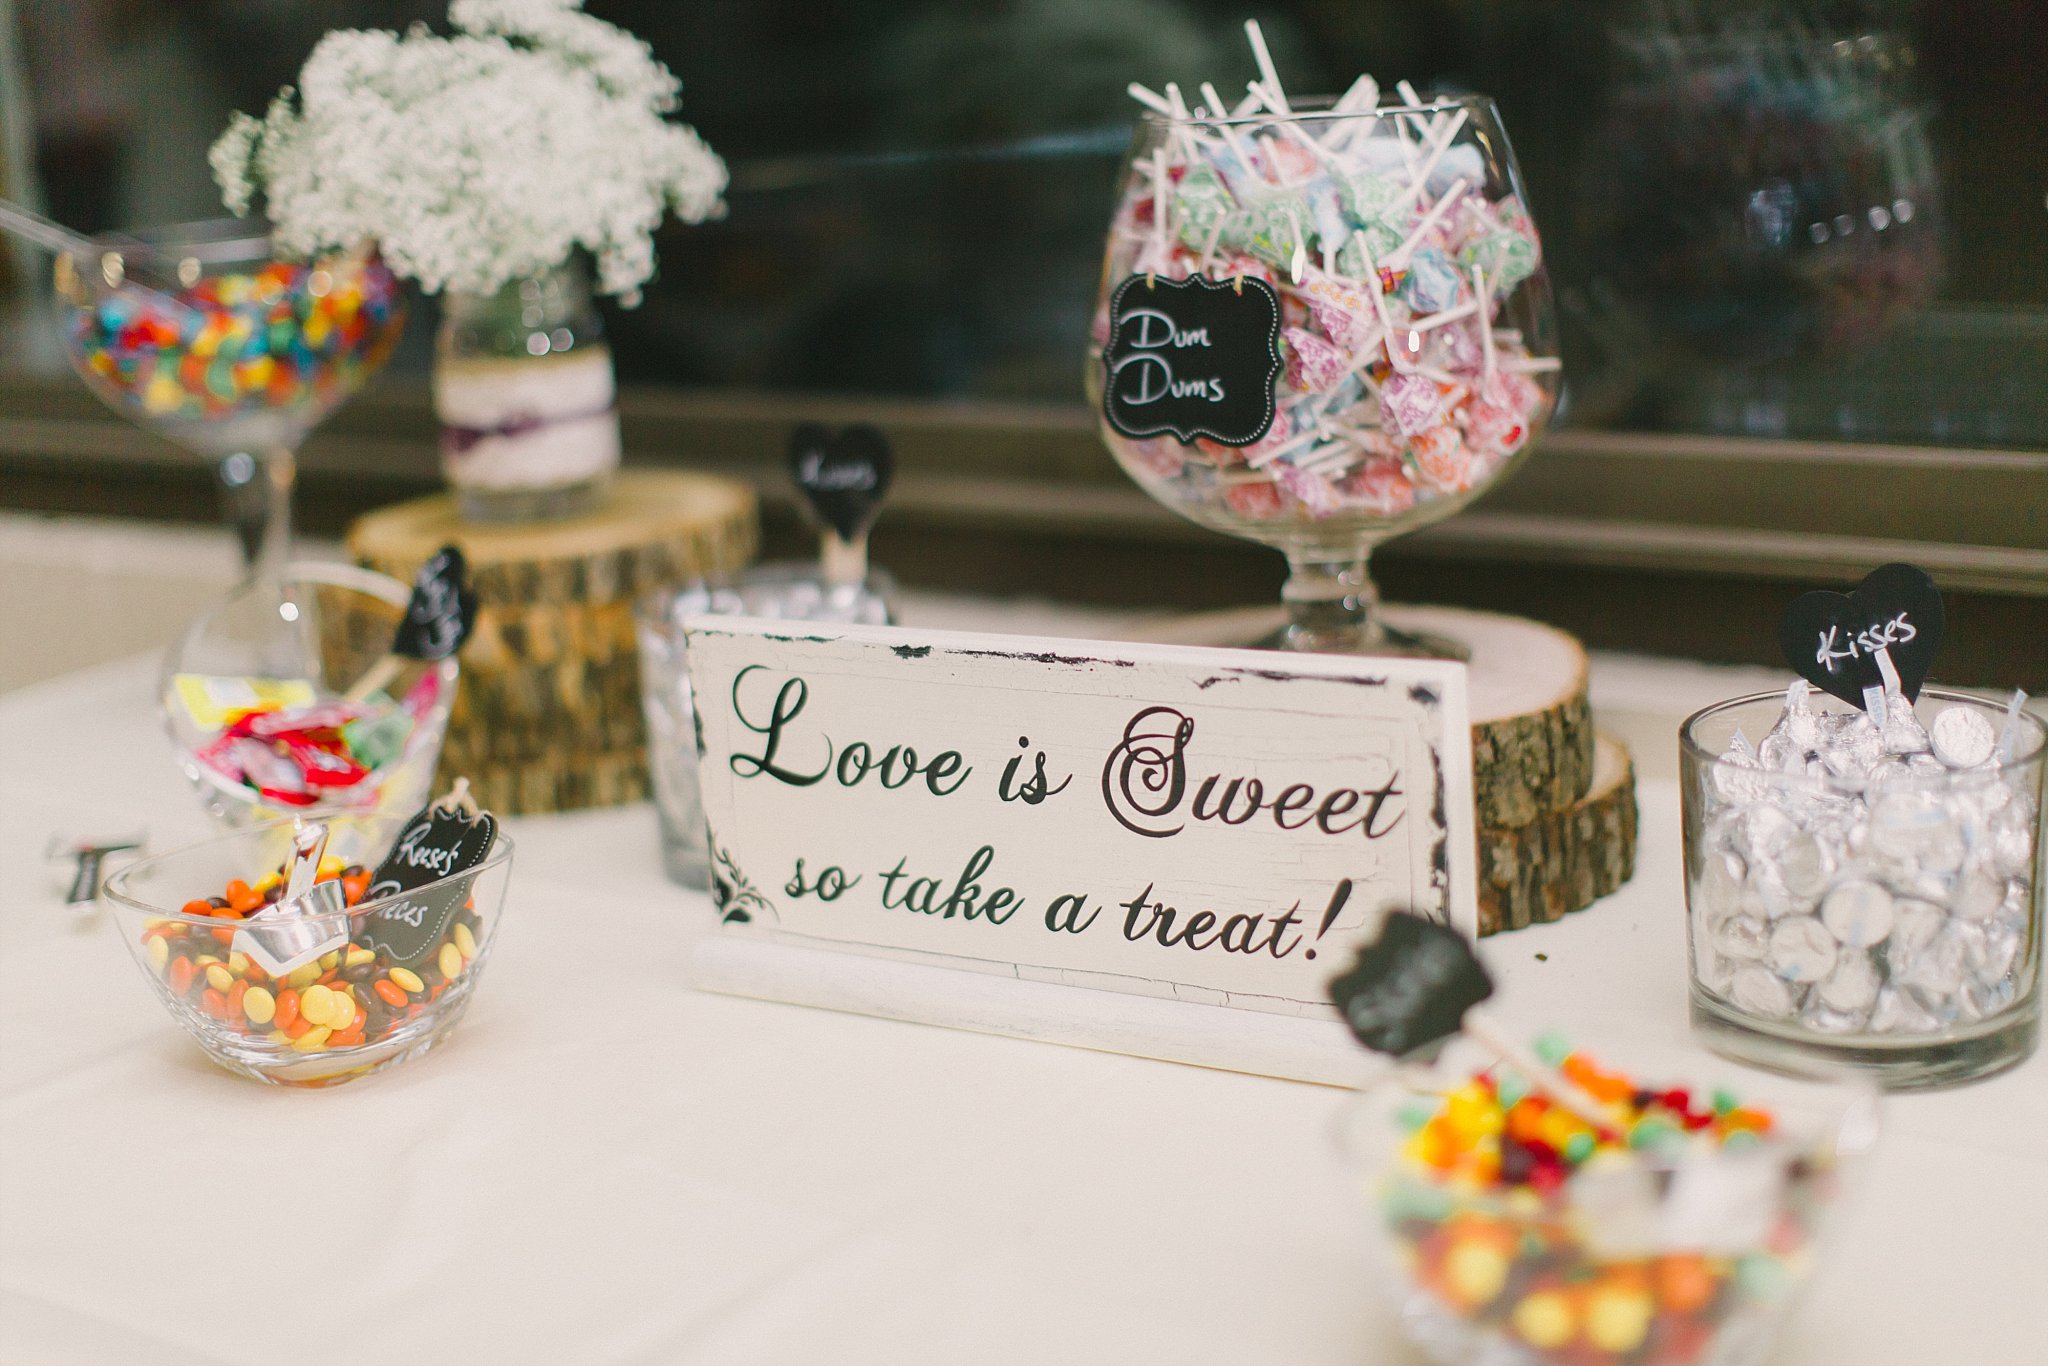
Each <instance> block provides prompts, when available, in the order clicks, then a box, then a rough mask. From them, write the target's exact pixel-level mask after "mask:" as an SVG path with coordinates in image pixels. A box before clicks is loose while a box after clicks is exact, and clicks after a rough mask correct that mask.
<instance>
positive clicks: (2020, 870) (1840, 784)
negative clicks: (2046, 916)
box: [1679, 684, 2048, 1089]
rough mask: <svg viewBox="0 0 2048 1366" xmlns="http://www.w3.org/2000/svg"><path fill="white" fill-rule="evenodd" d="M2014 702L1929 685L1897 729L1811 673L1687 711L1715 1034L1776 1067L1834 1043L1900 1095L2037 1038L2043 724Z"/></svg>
mask: <svg viewBox="0 0 2048 1366" xmlns="http://www.w3.org/2000/svg"><path fill="white" fill-rule="evenodd" d="M1896 700H1898V701H1903V699H1902V698H1899V699H1896ZM2016 701H2017V700H2015V704H2013V705H2007V704H2004V703H1999V702H1991V701H1986V700H1984V699H1982V698H1977V697H1971V696H1968V695H1965V694H1963V693H1958V692H1949V691H1943V690H1939V689H1935V688H1928V689H1926V690H1924V691H1923V692H1922V693H1921V694H1920V697H1919V699H1918V701H1917V704H1909V705H1906V706H1904V707H1898V706H1894V707H1893V708H1892V709H1891V713H1890V714H1889V715H1887V716H1886V717H1885V718H1884V719H1883V720H1882V722H1880V721H1878V720H1874V719H1873V718H1872V717H1870V716H1868V715H1866V714H1865V713H1864V712H1863V711H1861V710H1858V709H1856V708H1855V707H1852V706H1849V705H1847V704H1844V703H1842V702H1839V701H1837V700H1836V699H1834V698H1832V697H1829V696H1826V695H1824V694H1818V693H1809V692H1808V691H1807V690H1806V689H1805V687H1804V685H1803V684H1795V685H1794V686H1793V688H1792V689H1791V690H1790V691H1789V692H1787V693H1785V694H1778V693H1765V694H1759V695H1756V696H1751V697H1740V698H1736V699H1733V700H1731V701H1727V702H1723V703H1720V704H1719V705H1717V706H1713V707H1709V708H1707V709H1706V710H1704V711H1701V712H1699V713H1697V714H1696V715H1694V716H1692V717H1690V718H1689V719H1688V720H1687V721H1686V722H1685V724H1684V726H1683V728H1682V730H1681V733H1680V737H1679V750H1680V765H1681V780H1682V786H1683V799H1684V824H1685V863H1686V901H1687V905H1688V908H1689V916H1688V935H1689V939H1690V945H1691V965H1692V973H1691V976H1692V1019H1693V1025H1694V1027H1695V1029H1697V1030H1698V1031H1699V1032H1700V1033H1701V1035H1702V1036H1703V1039H1704V1040H1705V1042H1707V1043H1708V1044H1709V1045H1710V1046H1711V1047H1713V1048H1715V1049H1716V1050H1718V1051H1721V1052H1724V1053H1727V1054H1729V1055H1731V1056H1734V1057H1738V1058H1744V1059H1750V1060H1755V1061H1760V1062H1763V1063H1764V1064H1765V1065H1769V1063H1770V1061H1771V1060H1772V1059H1773V1058H1776V1057H1781V1056H1782V1055H1783V1050H1784V1049H1785V1048H1787V1047H1791V1048H1793V1049H1796V1050H1799V1051H1801V1052H1804V1053H1807V1054H1815V1055H1824V1056H1826V1057H1828V1058H1830V1059H1832V1060H1834V1061H1837V1062H1839V1063H1842V1064H1845V1065H1848V1066H1851V1067H1854V1068H1856V1069H1858V1070H1861V1071H1865V1072H1867V1073H1869V1074H1870V1075H1871V1076H1872V1077H1873V1078H1874V1079H1875V1080H1877V1081H1878V1082H1880V1083H1881V1084H1883V1085H1884V1086H1886V1087H1888V1088H1892V1089H1913V1088H1921V1087H1931V1086H1940V1085H1946V1084H1951V1083H1955V1082H1961V1081H1967V1080H1971V1079H1973V1078H1976V1077H1981V1076H1986V1075H1989V1074H1991V1073H1993V1072H1998V1071H2002V1070H2003V1069H2005V1068H2007V1067H2010V1066H2013V1065H2014V1064H2016V1063H2018V1062H2019V1061H2021V1060H2022V1059H2024V1058H2025V1057H2027V1055H2028V1054H2030V1053H2031V1052H2032V1051H2033V1050H2034V1047H2035V1044H2036V1042H2037V1040H2038V1038H2039V1035H2040V1023H2041V910H2042V907H2041V862H2040V829H2041V797H2042V773H2043V765H2044V759H2043V755H2044V748H2048V726H2044V725H2043V723H2042V722H2041V720H2040V718H2038V717H2036V716H2034V715H2031V714H2030V713H2028V712H2026V711H2024V710H2021V709H2020V708H2019V706H2018V705H2016Z"/></svg>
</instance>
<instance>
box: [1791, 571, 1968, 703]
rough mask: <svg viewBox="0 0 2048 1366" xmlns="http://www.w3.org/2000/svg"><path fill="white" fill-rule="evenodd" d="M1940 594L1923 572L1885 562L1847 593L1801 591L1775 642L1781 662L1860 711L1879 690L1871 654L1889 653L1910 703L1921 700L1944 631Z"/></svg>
mask: <svg viewBox="0 0 2048 1366" xmlns="http://www.w3.org/2000/svg"><path fill="white" fill-rule="evenodd" d="M1947 625H1948V622H1947V617H1946V615H1945V614H1944V613H1943V611H1942V606H1941V591H1940V590H1939V589H1937V588H1936V587H1935V586H1934V580H1933V579H1931V578H1929V577H1928V576H1927V573H1926V571H1925V570H1923V569H1919V568H1917V567H1915V566H1913V565H1910V564H1888V565H1885V566H1883V567H1882V568H1879V569H1874V570H1872V571H1871V573H1870V576H1869V577H1868V578H1866V579H1864V580H1863V582H1861V583H1859V584H1857V585H1856V587H1855V588H1853V589H1851V590H1850V591H1849V592H1847V593H1829V592H1825V591H1821V592H1813V593H1803V594H1801V595H1800V596H1799V597H1797V598H1795V599H1793V601H1792V605H1791V606H1790V607H1788V608H1786V609H1785V620H1784V623H1783V624H1782V625H1781V626H1780V627H1779V628H1778V640H1779V643H1780V644H1781V645H1783V646H1784V649H1785V659H1786V661H1787V662H1788V663H1790V664H1791V665H1792V667H1793V668H1794V669H1796V670H1798V672H1799V673H1800V674H1801V675H1802V676H1803V677H1804V678H1805V679H1806V680H1807V681H1808V682H1810V683H1812V684H1813V685H1814V686H1815V687H1817V688H1820V689H1822V690H1823V691H1825V692H1830V693H1833V694H1834V695H1835V696H1836V697H1839V698H1841V699H1842V700H1843V701H1844V702H1852V703H1854V704H1855V705H1856V706H1859V707H1860V706H1862V705H1863V690H1864V689H1865V688H1876V687H1881V686H1883V682H1884V679H1883V675H1882V674H1881V673H1880V672H1879V670H1878V667H1877V651H1878V650H1880V649H1882V650H1885V651H1886V652H1887V653H1889V654H1890V655H1891V661H1892V667H1893V668H1895V669H1897V670H1898V672H1899V685H1900V687H1901V688H1902V689H1903V690H1904V691H1905V694H1906V696H1907V697H1908V698H1917V697H1918V696H1919V695H1920V685H1921V684H1922V683H1924V682H1925V681H1926V680H1927V671H1928V668H1929V667H1930V666H1931V665H1932V664H1933V662H1934V652H1935V651H1936V650H1938V649H1940V648H1941V640H1942V635H1943V634H1944V632H1945V631H1946V629H1947Z"/></svg>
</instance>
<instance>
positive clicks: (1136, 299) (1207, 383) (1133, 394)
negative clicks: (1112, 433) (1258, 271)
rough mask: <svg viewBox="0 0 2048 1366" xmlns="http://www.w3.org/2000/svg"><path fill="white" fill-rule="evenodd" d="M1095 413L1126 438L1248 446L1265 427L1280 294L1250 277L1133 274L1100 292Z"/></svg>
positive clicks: (1275, 374) (1275, 369)
mask: <svg viewBox="0 0 2048 1366" xmlns="http://www.w3.org/2000/svg"><path fill="white" fill-rule="evenodd" d="M1102 367H1103V375H1102V412H1103V416H1104V417H1106V418H1107V419H1108V421H1109V425H1110V426H1111V427H1114V428H1115V429H1116V430H1117V431H1119V432H1121V433H1122V434H1123V435H1125V436H1127V437H1131V438H1133V439H1135V440H1142V439H1143V438H1146V437H1152V436H1163V435H1165V434H1167V433H1171V434H1173V435H1174V436H1175V437H1177V438H1179V439H1180V440H1181V441H1182V442H1190V441H1193V440H1194V439H1195V438H1196V437H1198V436H1200V437H1207V438H1208V439H1209V440H1211V441H1214V442H1216V443H1217V444H1219V445H1223V446H1249V445H1251V444H1253V443H1254V442H1256V441H1259V440H1262V439H1263V438H1264V437H1265V435H1266V433H1267V432H1269V431H1271V430H1272V429H1273V413H1274V406H1273V384H1274V381H1276V380H1278V379H1279V378H1280V371H1281V368H1282V362H1281V359H1280V296H1279V295H1278V294H1276V293H1274V292H1273V287H1272V286H1271V285H1269V284H1267V283H1266V282H1265V281H1264V280H1261V279H1259V278H1257V277H1256V276H1239V277H1236V278H1232V279H1226V280H1212V279H1210V278H1209V277H1208V276H1206V275H1190V276H1189V277H1187V278H1186V279H1184V280H1166V279H1161V278H1159V277H1158V276H1156V275H1133V276H1130V277H1128V278H1127V279H1125V280H1124V282H1123V283H1122V284H1120V285H1118V286H1117V287H1116V290H1115V292H1114V293H1112V294H1111V295H1110V298H1109V341H1108V343H1107V344H1106V345H1105V346H1104V347H1103V348H1102Z"/></svg>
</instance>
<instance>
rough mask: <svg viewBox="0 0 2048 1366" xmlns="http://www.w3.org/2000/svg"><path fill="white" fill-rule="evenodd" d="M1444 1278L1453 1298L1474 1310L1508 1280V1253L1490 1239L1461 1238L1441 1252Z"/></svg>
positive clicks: (1446, 1288)
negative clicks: (1442, 1254) (1449, 1248)
mask: <svg viewBox="0 0 2048 1366" xmlns="http://www.w3.org/2000/svg"><path fill="white" fill-rule="evenodd" d="M1443 1278H1444V1289H1445V1290H1447V1291H1448V1292H1450V1295H1451V1298H1452V1299H1454V1300H1456V1301H1457V1302H1458V1303H1459V1304H1461V1305H1464V1306H1466V1307H1467V1308H1472V1309H1476V1308H1478V1307H1479V1306H1480V1305H1483V1304H1487V1303H1489V1302H1491V1301H1492V1299H1493V1298H1494V1296H1496V1295H1498V1294H1500V1292H1501V1288H1502V1287H1503V1286H1505V1285H1506V1284H1507V1283H1508V1259H1507V1254H1506V1253H1505V1252H1503V1251H1502V1250H1501V1249H1500V1248H1499V1247H1498V1246H1497V1245H1495V1244H1494V1243H1492V1242H1490V1241H1480V1240H1476V1239H1461V1240H1459V1241H1458V1242H1456V1243H1453V1244H1452V1245H1451V1250H1450V1251H1449V1252H1447V1253H1445V1254H1444V1266H1443Z"/></svg>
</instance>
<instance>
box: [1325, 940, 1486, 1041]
mask: <svg viewBox="0 0 2048 1366" xmlns="http://www.w3.org/2000/svg"><path fill="white" fill-rule="evenodd" d="M1492 994H1493V979H1492V978H1490V977H1488V976H1487V975H1486V969H1485V968H1483V967H1481V966H1480V965H1479V959H1478V957H1477V956H1476V955H1475V954H1474V953H1473V952H1472V945H1471V943H1470V942H1469V941H1468V940H1467V939H1466V938H1465V936H1464V935H1462V934H1460V933H1458V932H1457V931H1456V930H1454V929H1452V928H1451V927H1450V926H1448V925H1440V924H1438V923H1437V922H1436V921H1434V920H1428V919H1425V918H1424V917H1422V916H1419V915H1415V914H1412V913H1410V912H1408V911H1389V912H1388V913H1387V918H1386V922H1385V924H1384V925H1383V926H1382V928H1381V930H1380V936H1379V938H1378V939H1376V940H1374V941H1373V942H1372V943H1370V944H1367V945H1366V946H1365V947H1364V948H1362V949H1360V950H1359V953H1358V961H1357V962H1356V963H1354V964H1352V966H1351V969H1350V970H1349V971H1348V972H1346V973H1344V975H1343V976H1341V977H1339V978H1337V979H1336V980H1335V981H1333V982H1331V983H1330V999H1331V1000H1332V1001H1334V1002H1335V1003H1336V1006H1337V1010H1338V1013H1339V1014H1341V1015H1343V1017H1344V1022H1345V1023H1346V1024H1348V1025H1350V1026H1351V1032H1352V1033H1353V1034H1356V1035H1357V1036H1358V1041H1359V1042H1360V1043H1362V1044H1364V1045H1365V1046H1366V1047H1367V1048H1370V1049H1372V1050H1373V1051H1374V1052H1375V1053H1385V1054H1387V1055H1389V1056H1391V1057H1396V1058H1401V1057H1406V1056H1408V1055H1409V1054H1411V1053H1414V1052H1416V1051H1417V1050H1420V1049H1425V1048H1429V1047H1431V1046H1432V1045H1435V1044H1438V1043H1441V1042H1443V1041H1444V1040H1445V1039H1448V1038H1450V1037H1451V1036H1452V1035H1453V1034H1456V1033H1457V1032H1458V1031H1459V1030H1460V1029H1461V1028H1463V1026H1464V1021H1465V1012H1466V1011H1468V1010H1470V1009H1471V1008H1472V1007H1473V1006H1476V1005H1478V1004H1479V1003H1480V1002H1481V1001H1483V1000H1485V999H1486V998H1487V997H1489V996H1491V995H1492Z"/></svg>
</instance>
